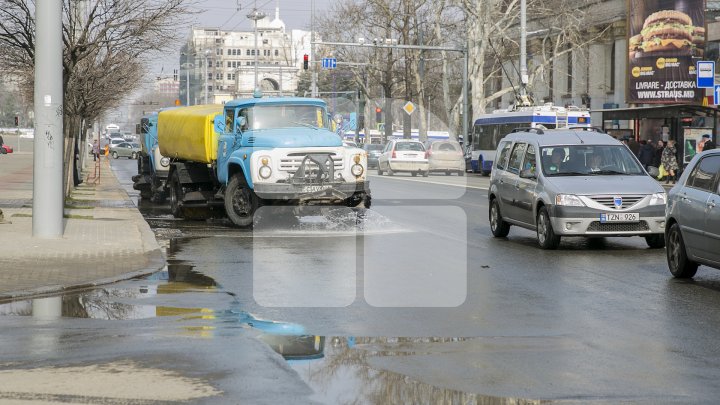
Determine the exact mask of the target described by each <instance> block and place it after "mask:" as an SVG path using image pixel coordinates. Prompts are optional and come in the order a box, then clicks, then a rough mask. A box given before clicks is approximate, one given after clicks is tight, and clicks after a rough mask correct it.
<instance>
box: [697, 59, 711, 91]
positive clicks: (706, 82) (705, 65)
mask: <svg viewBox="0 0 720 405" xmlns="http://www.w3.org/2000/svg"><path fill="white" fill-rule="evenodd" d="M696 72H697V87H698V88H709V89H712V88H713V87H715V62H713V61H709V60H699V61H698V62H697V70H696Z"/></svg>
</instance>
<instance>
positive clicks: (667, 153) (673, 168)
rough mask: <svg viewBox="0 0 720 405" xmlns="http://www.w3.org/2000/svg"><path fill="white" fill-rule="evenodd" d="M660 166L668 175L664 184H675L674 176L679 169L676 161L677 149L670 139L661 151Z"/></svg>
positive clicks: (675, 178)
mask: <svg viewBox="0 0 720 405" xmlns="http://www.w3.org/2000/svg"><path fill="white" fill-rule="evenodd" d="M662 165H663V167H664V168H665V171H666V172H667V173H668V176H667V179H666V180H665V184H670V182H671V181H672V182H673V184H675V182H676V181H677V177H676V176H677V170H678V169H679V167H678V161H677V148H675V141H674V140H672V139H671V140H669V141H668V143H667V146H666V147H665V149H664V150H663V153H662Z"/></svg>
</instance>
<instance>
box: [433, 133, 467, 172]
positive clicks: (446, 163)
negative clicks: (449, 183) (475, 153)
mask: <svg viewBox="0 0 720 405" xmlns="http://www.w3.org/2000/svg"><path fill="white" fill-rule="evenodd" d="M427 156H428V163H429V164H430V172H441V173H445V175H446V176H449V175H450V174H451V173H457V174H458V176H464V175H465V156H464V154H463V151H462V147H461V146H460V143H458V142H457V141H434V142H432V143H431V144H430V146H429V147H428V150H427Z"/></svg>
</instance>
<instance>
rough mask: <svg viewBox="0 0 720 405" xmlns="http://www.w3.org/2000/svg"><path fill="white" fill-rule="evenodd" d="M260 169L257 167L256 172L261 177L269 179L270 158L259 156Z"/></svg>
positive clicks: (270, 172) (270, 169) (270, 174)
mask: <svg viewBox="0 0 720 405" xmlns="http://www.w3.org/2000/svg"><path fill="white" fill-rule="evenodd" d="M260 164H261V165H262V166H260V169H258V174H259V175H260V177H261V178H262V179H265V180H267V179H269V178H270V176H272V168H270V158H269V157H267V156H263V157H261V158H260Z"/></svg>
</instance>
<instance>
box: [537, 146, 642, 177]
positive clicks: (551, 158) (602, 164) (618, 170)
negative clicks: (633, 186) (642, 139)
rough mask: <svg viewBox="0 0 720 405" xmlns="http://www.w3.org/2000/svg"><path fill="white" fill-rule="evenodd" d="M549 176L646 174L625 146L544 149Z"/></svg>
mask: <svg viewBox="0 0 720 405" xmlns="http://www.w3.org/2000/svg"><path fill="white" fill-rule="evenodd" d="M541 162H542V170H543V173H544V174H545V175H546V176H618V175H620V176H639V175H645V171H644V170H643V168H642V166H640V164H639V163H638V161H637V159H635V157H634V156H633V154H632V152H631V151H630V149H628V148H627V147H626V146H624V145H573V146H552V147H545V148H542V149H541Z"/></svg>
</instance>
